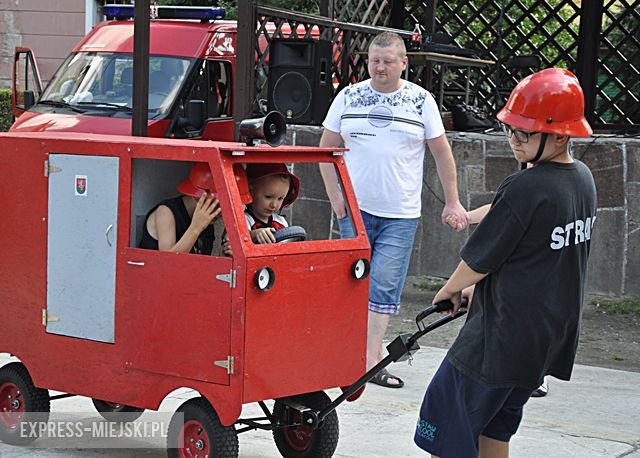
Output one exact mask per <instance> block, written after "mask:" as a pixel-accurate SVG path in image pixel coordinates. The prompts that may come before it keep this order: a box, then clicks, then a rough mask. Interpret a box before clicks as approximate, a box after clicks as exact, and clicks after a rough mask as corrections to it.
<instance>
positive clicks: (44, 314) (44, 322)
mask: <svg viewBox="0 0 640 458" xmlns="http://www.w3.org/2000/svg"><path fill="white" fill-rule="evenodd" d="M52 321H60V317H57V316H55V315H49V314H48V313H47V309H42V326H46V325H47V323H51V322H52Z"/></svg>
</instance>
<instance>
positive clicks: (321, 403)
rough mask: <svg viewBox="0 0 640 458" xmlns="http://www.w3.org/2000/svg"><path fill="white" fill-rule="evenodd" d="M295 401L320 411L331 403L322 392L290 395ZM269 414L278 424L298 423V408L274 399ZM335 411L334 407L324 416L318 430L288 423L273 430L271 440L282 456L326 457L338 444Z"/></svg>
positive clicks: (292, 457)
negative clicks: (271, 411) (270, 413)
mask: <svg viewBox="0 0 640 458" xmlns="http://www.w3.org/2000/svg"><path fill="white" fill-rule="evenodd" d="M291 399H292V400H293V401H294V402H295V403H297V404H301V405H303V406H306V407H308V408H310V409H314V410H321V409H323V408H324V407H326V406H328V405H329V404H330V403H331V399H330V398H329V396H327V395H326V394H325V393H323V392H322V391H319V392H317V393H309V394H302V395H299V396H294V397H292V398H291ZM273 416H274V419H275V420H276V421H278V422H279V423H280V424H285V425H286V424H295V423H300V420H301V414H300V411H299V410H296V409H293V408H291V407H289V406H287V405H286V404H284V403H282V402H280V401H276V402H275V405H274V406H273ZM339 429H340V428H339V424H338V414H337V413H336V411H335V410H334V411H333V412H331V413H330V414H329V415H327V416H326V417H325V419H324V422H323V423H322V424H321V425H320V427H319V428H318V429H313V428H311V427H309V426H305V425H299V426H289V427H285V428H280V429H276V430H274V431H273V439H274V441H275V443H276V446H277V447H278V450H279V451H280V454H281V455H282V456H283V457H284V458H329V457H331V456H333V453H334V452H335V451H336V447H337V446H338V437H339V435H340V431H339Z"/></svg>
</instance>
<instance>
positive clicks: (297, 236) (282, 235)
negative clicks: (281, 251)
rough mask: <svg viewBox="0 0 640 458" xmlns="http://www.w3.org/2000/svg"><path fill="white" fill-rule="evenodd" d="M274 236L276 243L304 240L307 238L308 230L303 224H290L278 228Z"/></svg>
mask: <svg viewBox="0 0 640 458" xmlns="http://www.w3.org/2000/svg"><path fill="white" fill-rule="evenodd" d="M273 236H274V237H275V239H276V243H287V242H302V241H304V240H305V239H306V238H307V232H306V231H305V230H304V228H303V227H302V226H289V227H283V228H282V229H278V230H277V231H275V232H274V233H273Z"/></svg>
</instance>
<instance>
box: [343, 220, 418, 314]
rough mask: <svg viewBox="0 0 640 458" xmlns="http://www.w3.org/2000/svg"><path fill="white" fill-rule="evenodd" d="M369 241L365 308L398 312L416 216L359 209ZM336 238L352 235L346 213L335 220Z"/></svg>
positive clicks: (351, 226) (350, 223)
mask: <svg viewBox="0 0 640 458" xmlns="http://www.w3.org/2000/svg"><path fill="white" fill-rule="evenodd" d="M360 213H361V214H362V219H363V220H364V225H365V228H366V230H367V237H368V238H369V243H370V244H371V271H370V281H369V310H371V311H374V312H378V313H385V314H389V315H392V314H398V313H399V312H400V295H401V294H402V288H403V287H404V281H405V279H406V278H407V271H408V270H409V261H410V259H411V251H412V249H413V240H414V238H415V235H416V229H417V228H418V223H419V222H420V218H383V217H381V216H374V215H371V214H369V213H367V212H364V211H360ZM338 224H339V225H340V237H341V238H352V237H354V236H355V232H354V229H353V223H352V221H351V218H350V217H349V216H346V217H344V218H342V219H340V220H338Z"/></svg>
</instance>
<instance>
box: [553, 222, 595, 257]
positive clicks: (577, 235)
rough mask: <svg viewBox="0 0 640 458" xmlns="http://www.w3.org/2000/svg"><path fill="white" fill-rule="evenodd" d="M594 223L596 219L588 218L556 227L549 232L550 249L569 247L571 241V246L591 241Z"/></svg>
mask: <svg viewBox="0 0 640 458" xmlns="http://www.w3.org/2000/svg"><path fill="white" fill-rule="evenodd" d="M595 222H596V217H595V216H594V217H591V216H590V217H588V218H587V219H586V220H584V221H583V220H581V219H577V220H575V221H572V222H570V223H567V224H566V225H565V226H564V227H563V226H556V227H554V228H553V231H551V245H550V246H551V249H552V250H561V249H562V248H564V247H567V246H569V244H570V243H571V241H572V234H573V244H574V245H577V244H579V243H584V242H586V241H588V240H591V230H592V229H593V225H594V224H595Z"/></svg>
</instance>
